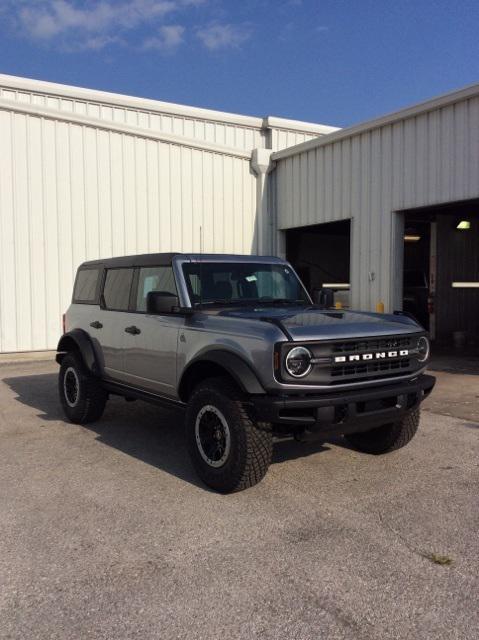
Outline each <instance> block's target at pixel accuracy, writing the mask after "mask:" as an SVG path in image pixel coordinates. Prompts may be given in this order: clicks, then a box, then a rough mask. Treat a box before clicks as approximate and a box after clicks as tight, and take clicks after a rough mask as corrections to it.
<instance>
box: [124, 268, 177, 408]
mask: <svg viewBox="0 0 479 640" xmlns="http://www.w3.org/2000/svg"><path fill="white" fill-rule="evenodd" d="M135 279H136V280H137V284H136V286H134V298H135V299H134V300H133V301H132V306H131V312H130V313H129V314H128V316H129V320H128V323H129V326H130V327H131V329H132V330H131V332H129V333H125V337H124V344H125V349H124V353H125V360H124V368H125V378H126V381H127V382H128V383H129V384H131V385H134V386H135V387H141V388H143V389H146V390H148V391H153V392H155V393H158V394H160V395H164V396H168V397H176V354H177V347H178V334H179V331H180V329H181V328H182V327H183V326H184V323H185V319H184V317H180V316H176V315H164V316H159V315H149V314H148V313H147V312H146V296H147V294H148V293H149V292H150V291H162V292H165V293H170V294H172V295H177V289H176V283H175V278H174V275H173V269H172V267H170V266H167V267H140V268H138V272H137V274H136V276H135Z"/></svg>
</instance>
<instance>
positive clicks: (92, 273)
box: [73, 268, 101, 304]
mask: <svg viewBox="0 0 479 640" xmlns="http://www.w3.org/2000/svg"><path fill="white" fill-rule="evenodd" d="M100 276H101V269H99V268H98V269H79V271H78V274H77V277H76V280H75V287H74V289H73V302H74V303H76V304H97V303H98V292H99V288H100Z"/></svg>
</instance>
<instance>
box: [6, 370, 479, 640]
mask: <svg viewBox="0 0 479 640" xmlns="http://www.w3.org/2000/svg"><path fill="white" fill-rule="evenodd" d="M56 373H57V367H56V365H54V364H50V363H45V362H36V363H20V364H9V365H2V366H0V377H1V378H2V381H1V382H0V621H1V622H0V638H2V639H7V638H8V639H10V640H13V639H14V640H17V639H18V640H20V639H21V640H26V639H28V640H30V639H35V638H39V639H40V638H41V639H42V640H43V639H44V638H49V639H62V640H64V639H66V638H68V639H69V640H70V639H72V640H73V639H75V640H76V639H78V640H80V639H81V640H84V639H85V638H95V639H96V638H98V639H106V638H111V639H115V640H121V639H124V638H125V639H126V638H142V640H149V639H160V638H161V639H170V638H182V639H183V638H184V639H188V640H194V639H200V638H201V639H208V640H214V639H216V638H218V639H219V638H228V640H232V639H236V638H247V639H253V638H262V639H270V638H271V639H272V638H274V639H276V638H277V639H281V640H286V639H293V638H294V639H308V640H309V639H313V638H314V639H318V638H327V639H328V640H333V639H336V638H337V639H340V638H341V639H342V638H345V639H354V640H358V639H362V638H364V639H367V640H376V639H377V640H388V639H393V638H394V639H406V638H407V639H419V638H420V639H421V640H424V639H427V638H431V639H434V640H439V639H441V638H444V639H446V638H447V639H448V640H450V639H451V638H454V639H461V640H462V639H464V640H466V639H467V640H469V639H472V638H475V637H478V635H479V608H478V606H477V593H479V578H478V576H479V536H478V530H479V498H478V496H479V492H478V484H479V482H478V480H479V455H478V454H479V444H478V438H479V424H478V423H477V422H474V421H472V420H471V419H470V418H467V419H466V418H463V417H461V418H454V417H450V416H442V415H438V414H434V413H430V412H424V414H423V420H422V424H421V427H420V431H419V433H418V434H417V436H416V437H415V439H414V440H413V441H412V442H411V443H410V445H409V446H408V447H407V448H405V449H403V450H401V451H398V452H395V453H393V454H390V455H388V456H383V457H374V456H367V455H365V454H360V453H357V452H355V451H353V450H351V449H349V448H347V447H346V446H344V444H343V443H342V442H341V441H338V442H335V443H327V444H325V445H323V446H321V445H319V444H298V443H294V442H291V441H284V442H279V443H277V444H276V446H275V460H274V463H273V465H272V466H271V468H270V471H269V473H268V475H267V476H266V478H265V480H264V481H263V482H262V483H261V484H260V485H258V486H256V487H253V488H252V489H250V490H248V491H245V492H243V493H239V494H235V495H231V496H221V495H218V494H215V493H212V492H210V491H208V490H207V489H205V488H204V487H203V486H202V485H201V484H199V483H198V481H197V480H196V477H195V475H194V473H193V471H192V469H191V467H190V464H189V461H188V458H187V455H186V453H185V451H184V447H183V438H182V429H181V424H180V422H181V417H180V416H178V415H177V414H174V413H169V414H168V413H165V412H163V411H160V410H159V409H157V408H155V407H153V406H148V405H146V404H143V403H140V402H135V403H131V404H127V403H125V402H124V401H123V400H121V399H114V400H112V401H110V402H109V404H108V406H107V410H106V412H105V416H104V418H103V420H102V421H100V422H98V423H97V424H95V425H91V426H89V427H88V428H86V427H79V426H74V425H70V424H67V423H65V422H64V421H63V418H62V414H61V411H60V408H59V404H58V401H57V394H56ZM439 556H444V557H445V558H447V559H449V560H450V561H451V564H450V565H439V564H436V563H435V562H434V560H436V561H437V560H438V559H439Z"/></svg>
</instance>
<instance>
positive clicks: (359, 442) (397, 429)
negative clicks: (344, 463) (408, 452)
mask: <svg viewBox="0 0 479 640" xmlns="http://www.w3.org/2000/svg"><path fill="white" fill-rule="evenodd" d="M419 418H420V411H419V409H416V410H415V411H411V413H408V414H407V415H406V416H405V417H404V418H403V419H402V420H398V421H397V422H393V423H392V424H385V425H382V426H381V427H377V428H376V429H371V431H365V432H364V433H350V434H348V435H347V436H346V439H347V440H348V442H350V443H351V444H352V445H353V447H355V448H356V449H359V451H364V453H373V454H376V455H379V454H381V453H389V452H390V451H395V450H396V449H401V447H404V446H406V445H407V443H408V442H409V441H410V440H412V438H413V437H414V434H415V433H416V431H417V429H418V427H419Z"/></svg>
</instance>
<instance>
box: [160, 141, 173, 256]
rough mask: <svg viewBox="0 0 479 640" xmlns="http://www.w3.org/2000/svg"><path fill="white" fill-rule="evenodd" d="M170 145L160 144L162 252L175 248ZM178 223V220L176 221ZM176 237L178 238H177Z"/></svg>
mask: <svg viewBox="0 0 479 640" xmlns="http://www.w3.org/2000/svg"><path fill="white" fill-rule="evenodd" d="M170 174H171V163H170V145H169V144H164V143H159V144H158V192H159V201H160V206H159V218H160V219H159V225H160V240H159V248H160V251H168V250H170V249H172V248H173V244H172V236H173V220H174V218H172V216H171V202H170V183H171V178H170ZM175 223H176V220H175ZM175 237H176V236H175Z"/></svg>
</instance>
